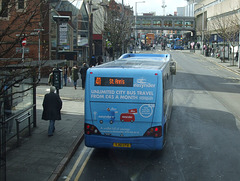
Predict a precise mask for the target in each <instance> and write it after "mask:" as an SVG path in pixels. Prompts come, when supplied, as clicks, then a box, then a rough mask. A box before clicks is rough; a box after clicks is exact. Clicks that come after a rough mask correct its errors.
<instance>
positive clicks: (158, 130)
mask: <svg viewBox="0 0 240 181" xmlns="http://www.w3.org/2000/svg"><path fill="white" fill-rule="evenodd" d="M143 136H147V137H155V138H157V137H161V136H162V126H156V127H152V128H149V129H148V130H147V131H146V132H145V134H144V135H143Z"/></svg>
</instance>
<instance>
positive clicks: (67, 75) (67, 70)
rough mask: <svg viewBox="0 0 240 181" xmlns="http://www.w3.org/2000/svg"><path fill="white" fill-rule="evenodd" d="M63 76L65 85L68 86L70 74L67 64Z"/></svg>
mask: <svg viewBox="0 0 240 181" xmlns="http://www.w3.org/2000/svg"><path fill="white" fill-rule="evenodd" d="M62 70H63V78H64V86H67V82H68V78H69V76H70V72H69V68H68V66H67V65H65V66H64V67H63V68H62Z"/></svg>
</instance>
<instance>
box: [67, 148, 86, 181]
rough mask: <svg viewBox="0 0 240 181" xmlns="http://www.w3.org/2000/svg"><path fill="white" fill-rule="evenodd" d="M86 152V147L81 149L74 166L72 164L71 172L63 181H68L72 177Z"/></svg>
mask: <svg viewBox="0 0 240 181" xmlns="http://www.w3.org/2000/svg"><path fill="white" fill-rule="evenodd" d="M86 150H87V147H86V146H84V148H83V150H82V152H81V154H80V155H79V157H78V159H77V161H76V162H75V164H74V166H73V168H72V170H71V171H70V173H69V174H68V176H67V179H66V180H65V181H69V180H70V179H71V178H72V175H73V173H74V172H75V170H76V168H77V166H78V164H79V162H80V161H81V159H82V157H83V154H84V153H85V151H86Z"/></svg>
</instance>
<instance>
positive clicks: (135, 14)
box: [135, 1, 145, 53]
mask: <svg viewBox="0 0 240 181" xmlns="http://www.w3.org/2000/svg"><path fill="white" fill-rule="evenodd" d="M137 3H145V1H138V2H135V53H136V52H137Z"/></svg>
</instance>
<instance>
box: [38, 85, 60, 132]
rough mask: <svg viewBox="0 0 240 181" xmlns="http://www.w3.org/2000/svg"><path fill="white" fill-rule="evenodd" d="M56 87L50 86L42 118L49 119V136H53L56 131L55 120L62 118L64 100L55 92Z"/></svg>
mask: <svg viewBox="0 0 240 181" xmlns="http://www.w3.org/2000/svg"><path fill="white" fill-rule="evenodd" d="M55 90H56V89H55V87H53V86H51V87H50V93H47V94H46V95H45V96H44V100H43V104H42V106H43V113H42V119H43V120H46V121H47V120H49V127H48V136H53V132H54V131H55V120H61V112H60V111H61V109H62V100H61V98H60V97H59V95H58V94H56V93H55Z"/></svg>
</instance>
